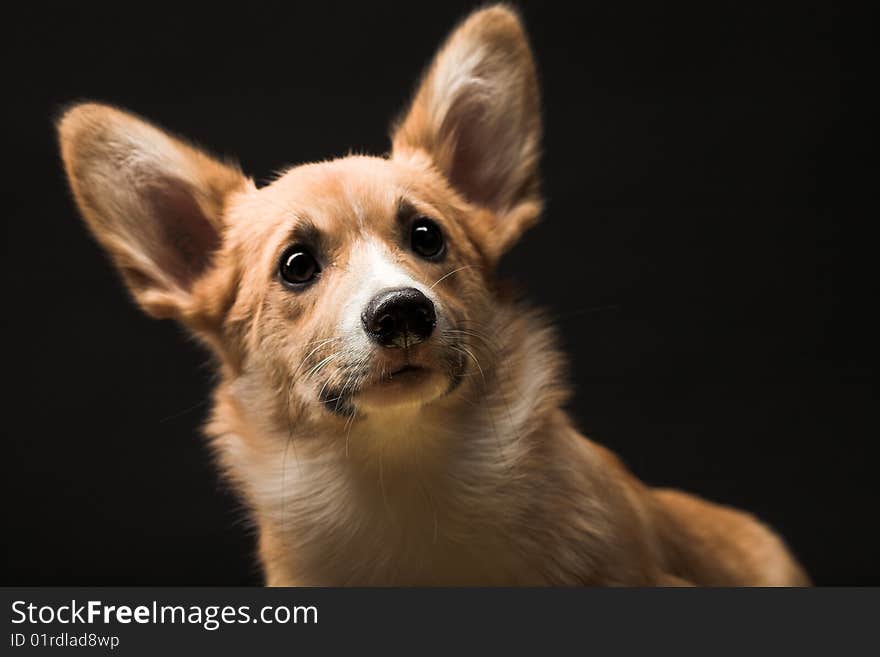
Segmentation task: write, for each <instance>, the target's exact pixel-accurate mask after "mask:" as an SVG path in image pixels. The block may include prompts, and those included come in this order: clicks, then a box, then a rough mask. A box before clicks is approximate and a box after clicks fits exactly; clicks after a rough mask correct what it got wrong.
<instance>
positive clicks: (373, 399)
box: [319, 352, 463, 417]
mask: <svg viewBox="0 0 880 657" xmlns="http://www.w3.org/2000/svg"><path fill="white" fill-rule="evenodd" d="M392 359H393V360H392ZM462 372H463V363H462V362H461V361H460V359H458V358H457V354H456V353H455V352H452V353H451V354H448V355H445V354H444V355H441V356H440V357H439V358H437V357H436V356H433V357H432V356H429V355H427V354H424V353H418V352H417V353H411V354H403V353H401V354H394V355H393V356H392V357H391V358H385V359H384V362H375V361H374V362H373V363H372V364H371V365H370V366H369V367H367V368H364V369H362V370H360V372H358V373H356V374H353V375H351V376H348V378H343V384H342V385H334V383H335V381H334V380H333V379H331V381H334V383H330V384H329V385H326V384H322V385H321V386H320V392H319V397H320V400H321V402H322V403H323V404H324V407H325V408H326V409H327V410H329V411H330V412H331V413H333V414H335V415H340V416H345V417H350V416H352V415H356V414H357V412H358V409H361V410H364V411H366V412H367V413H373V412H377V411H380V410H382V409H389V408H392V407H396V406H401V405H422V404H425V403H428V402H430V401H431V400H433V399H437V398H438V397H441V396H443V395H445V394H447V393H448V392H451V391H452V390H454V389H455V388H456V387H457V385H458V383H460V381H461V375H462ZM346 381H348V382H349V383H346Z"/></svg>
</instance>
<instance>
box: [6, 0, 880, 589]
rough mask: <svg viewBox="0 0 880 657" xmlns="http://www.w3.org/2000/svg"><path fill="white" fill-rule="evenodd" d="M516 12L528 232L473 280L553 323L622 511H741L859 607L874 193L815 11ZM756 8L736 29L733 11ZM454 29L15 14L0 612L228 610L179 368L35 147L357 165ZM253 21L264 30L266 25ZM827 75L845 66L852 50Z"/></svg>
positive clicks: (868, 491) (228, 508)
mask: <svg viewBox="0 0 880 657" xmlns="http://www.w3.org/2000/svg"><path fill="white" fill-rule="evenodd" d="M701 4H702V5H703V6H702V7H701V8H699V9H694V8H693V7H691V8H688V9H687V10H684V9H681V10H677V11H675V12H671V11H669V10H668V9H666V8H663V7H661V6H660V5H661V3H654V2H643V3H635V4H633V3H620V2H613V3H612V2H595V3H592V2H591V3H579V4H578V5H577V7H575V6H574V4H573V3H572V4H569V3H531V2H527V3H521V4H520V7H521V9H522V11H523V14H524V18H525V20H526V23H527V26H528V29H529V32H530V34H531V38H532V41H533V46H534V48H535V51H536V57H537V60H538V65H539V70H540V73H541V78H542V87H543V94H544V106H545V117H544V118H545V126H546V128H545V129H546V140H545V146H546V148H545V153H546V154H545V159H544V164H543V171H544V177H545V192H546V196H547V199H548V205H547V213H546V215H545V221H544V223H543V224H542V225H541V226H540V227H538V228H537V229H535V230H534V231H533V232H532V233H530V234H529V235H528V237H527V239H526V240H525V242H523V243H522V244H520V245H519V246H518V247H517V248H516V249H515V250H514V251H513V252H512V253H511V254H510V256H509V257H508V258H507V260H506V261H505V263H504V270H505V271H506V272H507V273H509V274H510V275H511V276H513V277H514V278H515V279H516V280H517V281H518V282H519V283H520V285H521V286H522V287H524V288H525V289H526V290H527V291H528V293H529V295H530V297H531V298H532V299H534V300H535V301H537V302H539V303H540V304H541V305H543V306H545V307H547V308H548V309H549V310H550V312H551V313H552V315H553V316H554V317H556V318H557V320H558V324H559V326H560V327H561V331H562V334H563V339H564V345H565V348H566V349H567V351H568V353H569V354H570V355H571V357H572V368H571V370H572V379H573V380H574V381H575V383H576V386H575V390H576V394H575V397H574V399H573V401H572V403H571V410H572V412H573V414H574V416H575V417H576V418H577V421H578V424H579V426H580V427H581V428H582V429H583V430H584V431H585V432H586V433H587V434H588V435H590V436H591V437H592V438H594V439H595V440H598V441H599V442H602V443H604V444H606V445H608V446H609V447H611V448H612V449H613V450H615V451H616V452H618V453H619V454H620V455H621V456H622V457H623V459H624V460H625V461H626V462H627V463H628V464H629V465H630V466H631V468H632V469H633V470H634V471H635V473H636V474H637V475H638V476H639V477H641V478H643V479H644V480H645V481H647V482H649V483H651V484H657V485H672V486H677V487H681V488H684V489H687V490H690V491H693V492H696V493H699V494H702V495H705V496H706V497H709V498H711V499H714V500H718V501H722V502H726V503H730V504H734V505H737V506H740V507H743V508H746V509H749V510H751V511H753V512H755V513H756V514H757V515H758V516H760V517H761V518H763V519H765V520H766V521H768V522H769V523H771V524H772V525H773V526H774V527H776V528H777V529H778V530H779V531H780V532H781V533H782V534H783V535H784V536H785V537H786V539H787V540H788V541H789V542H790V544H791V546H792V547H793V549H794V551H795V553H796V554H797V555H798V556H799V557H800V558H801V559H802V560H803V562H804V564H805V565H806V567H807V569H808V570H809V572H810V573H811V575H812V576H813V577H814V579H815V580H816V582H817V583H820V584H871V583H873V584H880V562H878V560H877V559H876V555H877V554H878V552H880V540H878V532H877V529H876V517H877V502H878V486H877V484H876V481H875V477H876V468H875V457H876V455H877V448H876V445H875V442H876V440H877V438H878V431H877V428H878V427H877V421H876V418H875V416H874V409H875V406H876V404H875V396H874V384H875V372H874V369H873V368H872V366H871V365H869V364H868V362H867V359H866V353H867V351H868V347H870V346H872V345H871V343H872V342H873V340H874V338H875V337H876V333H875V329H874V327H873V325H872V323H871V322H870V321H869V319H868V318H869V315H870V313H871V310H872V306H873V305H874V303H875V302H876V289H875V287H874V285H873V282H872V278H871V276H872V275H873V269H874V267H873V266H872V264H871V259H870V257H869V256H870V255H871V251H873V247H872V246H871V244H872V242H869V241H868V240H867V239H866V237H865V236H864V235H863V234H862V232H863V231H864V229H865V227H866V226H868V225H870V224H871V223H873V222H874V221H876V219H877V206H876V198H875V197H876V194H875V192H874V191H873V189H872V186H873V185H876V171H874V170H872V167H873V160H872V156H871V154H870V149H871V146H870V143H869V141H868V134H867V133H866V132H865V130H864V129H863V128H862V127H861V126H860V124H859V123H858V122H857V120H856V117H855V113H856V112H855V110H856V107H855V106H856V102H855V101H854V100H853V99H852V98H850V97H849V96H848V88H849V86H850V83H856V84H860V83H861V84H870V85H873V84H875V82H876V79H875V77H874V76H872V77H870V78H860V77H859V76H858V74H857V73H856V72H855V70H854V69H853V68H852V67H851V66H850V65H849V64H848V63H846V62H845V61H844V58H843V57H842V55H841V52H842V48H843V46H844V45H845V44H844V41H847V42H848V43H847V44H846V45H850V46H851V45H855V46H856V47H857V48H863V49H865V50H867V49H868V48H869V47H870V46H868V45H866V43H867V42H866V41H864V40H862V41H859V40H858V39H855V40H850V39H845V38H844V36H843V34H842V30H841V29H840V23H841V20H842V17H841V16H840V15H838V12H837V11H836V10H835V9H834V7H833V6H831V5H825V6H821V7H812V6H807V5H805V4H798V5H795V6H794V7H795V8H794V9H792V8H789V9H787V10H782V9H778V10H776V9H770V8H768V7H767V6H766V5H765V3H761V4H760V5H758V6H756V7H753V8H748V7H745V6H743V5H742V4H740V3H737V4H729V5H727V4H723V3H701ZM756 5H757V3H756ZM471 6H472V5H470V4H469V3H453V2H442V3H441V2H436V3H433V4H426V3H400V4H389V3H384V2H369V3H354V2H352V3H350V4H337V3H329V2H321V3H310V4H308V5H302V6H299V7H298V6H297V3H286V4H285V5H281V6H275V7H271V6H261V5H258V4H253V3H251V4H249V5H247V6H244V7H240V6H236V7H231V6H230V7H229V8H228V9H221V8H220V7H221V5H220V4H215V5H214V8H213V9H204V10H202V11H198V12H195V11H194V12H192V13H186V12H185V11H184V10H182V9H181V8H178V9H177V10H176V11H174V12H171V13H169V12H168V11H167V10H159V9H151V8H150V7H151V6H149V5H136V7H137V9H121V8H117V9H116V10H112V11H102V12H97V11H94V12H87V11H85V10H83V9H81V8H80V9H78V10H76V11H72V10H69V9H60V8H52V9H51V10H49V9H46V10H44V11H37V12H30V13H29V14H28V15H26V16H19V17H14V18H13V19H12V20H11V21H10V23H9V26H8V29H9V31H10V32H11V34H10V35H8V37H7V43H6V44H5V48H7V49H8V50H7V54H6V56H5V57H4V60H5V62H6V63H5V67H4V68H5V69H6V70H7V73H8V74H10V75H11V78H12V83H11V84H12V87H11V88H12V89H13V90H14V93H11V94H10V97H9V98H7V99H6V101H5V103H6V105H7V109H9V108H11V109H12V110H13V112H14V113H15V114H16V116H15V117H14V118H13V120H12V121H10V122H8V124H7V125H8V126H9V127H10V128H11V129H10V130H8V133H9V134H8V135H7V141H8V143H9V144H10V146H11V152H7V153H6V154H5V156H4V158H3V161H4V167H5V168H6V174H7V175H6V177H5V179H6V180H7V181H11V182H10V184H11V185H12V190H8V191H11V192H12V194H11V197H12V205H11V208H10V206H9V202H8V200H7V204H6V209H7V213H6V239H7V246H6V287H5V294H4V307H5V313H6V314H5V319H4V323H5V326H6V329H7V332H8V337H7V340H6V342H5V344H6V349H7V355H6V359H5V363H4V370H5V375H6V381H7V384H8V388H7V392H6V394H5V395H4V399H5V404H4V406H5V411H4V415H5V422H4V425H5V427H6V431H7V436H6V438H5V450H4V458H3V461H4V470H5V473H6V477H5V486H6V494H5V504H4V506H5V514H6V520H5V522H4V531H3V535H4V540H3V542H4V543H5V544H6V548H7V551H8V553H7V560H6V564H5V570H4V572H3V574H2V583H3V584H56V585H57V584H247V583H259V582H260V573H259V570H258V568H257V566H256V562H255V559H254V545H253V533H252V529H251V528H250V526H249V524H248V521H247V519H246V515H245V513H244V512H243V509H242V508H241V507H240V506H239V505H238V503H237V502H236V500H235V497H234V496H233V495H232V494H231V492H230V491H229V490H228V489H227V488H226V486H225V485H224V484H223V482H222V481H221V480H220V478H219V477H218V475H217V474H216V472H215V470H214V468H213V466H212V464H211V460H210V455H209V453H208V450H207V449H206V448H205V446H204V443H203V441H202V439H201V438H200V435H199V426H200V423H201V422H202V420H203V419H204V417H205V414H206V412H207V409H206V406H205V400H206V399H207V394H208V391H209V390H210V386H211V371H210V367H209V366H208V359H207V357H206V355H205V354H204V353H202V352H200V351H199V350H198V349H197V348H196V347H195V346H194V345H193V344H192V342H191V341H190V340H189V339H188V338H187V337H186V336H185V335H184V333H183V331H182V330H181V329H178V328H177V327H176V326H175V325H173V324H171V323H168V322H154V321H151V320H149V319H147V318H145V317H143V316H142V315H140V314H139V312H138V311H137V310H136V309H135V308H134V306H133V304H131V303H130V302H129V301H128V300H127V298H126V295H125V293H124V291H123V289H122V286H121V284H120V283H119V281H118V279H117V277H116V276H115V274H114V272H113V270H112V269H111V267H110V265H109V264H108V262H107V260H106V259H105V257H104V256H103V254H102V253H101V252H100V251H99V249H98V248H97V246H96V245H95V244H94V243H93V242H92V240H91V239H90V238H89V237H88V235H87V234H86V232H85V230H84V229H83V227H82V225H81V224H80V221H79V219H78V218H77V214H76V211H75V209H74V207H73V204H72V203H71V201H70V198H69V194H68V192H67V188H66V185H65V182H64V180H63V177H62V173H61V169H60V166H59V162H58V156H57V150H56V146H55V143H54V133H53V129H52V119H53V117H54V116H55V115H56V114H57V112H58V111H59V109H60V108H61V107H62V106H63V105H64V104H65V103H68V102H70V101H73V100H77V99H94V100H102V101H106V102H111V103H114V104H117V105H120V106H123V107H127V108H129V109H131V110H133V111H135V112H138V113H140V114H142V115H144V116H146V117H149V118H151V119H153V120H155V121H156V122H158V123H159V124H161V125H164V126H166V127H168V128H170V129H172V130H174V131H176V132H179V133H182V134H184V135H187V136H189V137H191V138H193V139H194V140H196V141H197V142H199V143H202V144H204V145H206V146H209V147H210V148H211V149H212V150H214V151H215V152H220V153H226V154H230V155H236V156H238V157H239V158H240V160H241V162H242V165H243V167H244V169H245V171H246V172H248V173H249V174H251V175H254V176H255V177H256V178H257V179H258V180H266V179H267V178H269V177H271V175H272V174H273V172H274V171H276V170H278V169H280V168H283V167H284V166H286V165H288V164H294V163H298V162H305V161H309V160H315V159H322V158H326V157H329V156H334V155H343V154H345V153H346V152H348V151H349V150H350V149H353V150H357V151H366V152H374V153H381V152H384V151H385V150H386V148H387V145H388V142H387V137H386V128H387V125H388V123H389V120H390V119H391V118H392V117H393V116H395V115H396V113H397V112H398V111H399V110H400V109H401V108H402V107H403V105H404V103H405V101H406V99H407V97H408V96H409V94H410V92H411V90H412V88H413V84H414V83H415V80H416V79H417V76H418V74H419V73H420V71H421V69H422V68H423V66H424V65H425V64H426V63H427V62H428V61H429V59H430V57H431V55H432V54H433V52H434V50H435V48H436V47H437V46H438V45H439V43H440V41H441V40H442V39H443V38H444V36H445V35H446V34H447V32H448V31H449V30H450V29H451V28H452V26H453V25H454V23H455V22H456V21H457V20H458V19H459V18H461V17H462V16H463V15H465V14H466V13H467V11H468V9H469V7H471ZM281 7H283V11H282V8H281ZM857 54H858V53H857Z"/></svg>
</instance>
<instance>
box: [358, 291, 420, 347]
mask: <svg viewBox="0 0 880 657" xmlns="http://www.w3.org/2000/svg"><path fill="white" fill-rule="evenodd" d="M361 320H362V321H363V323H364V330H365V331H366V332H367V335H369V336H370V338H372V339H373V340H374V341H375V342H377V343H379V344H380V345H382V346H383V347H387V348H389V349H401V348H406V347H410V346H412V345H414V344H418V343H419V342H423V341H425V340H427V339H428V337H429V336H430V335H431V332H432V331H433V330H434V325H435V324H437V315H436V314H435V313H434V304H433V303H431V300H430V299H429V298H428V297H426V296H425V295H424V294H422V293H421V292H419V291H418V290H416V289H415V288H412V287H404V288H394V289H391V290H383V291H382V292H380V293H379V294H377V295H376V296H374V297H373V298H372V300H371V301H370V303H368V304H367V307H366V309H364V312H363V314H362V315H361Z"/></svg>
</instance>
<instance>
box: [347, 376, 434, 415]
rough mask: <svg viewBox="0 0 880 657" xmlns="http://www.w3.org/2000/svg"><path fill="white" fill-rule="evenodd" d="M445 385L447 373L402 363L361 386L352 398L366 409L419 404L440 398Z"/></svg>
mask: <svg viewBox="0 0 880 657" xmlns="http://www.w3.org/2000/svg"><path fill="white" fill-rule="evenodd" d="M449 385H450V384H449V377H448V375H446V374H445V373H443V372H441V371H439V370H436V369H434V368H431V367H426V366H422V365H404V366H402V367H399V368H397V369H396V370H393V371H391V372H389V373H387V374H385V375H383V376H382V377H380V378H378V379H376V380H374V381H372V382H370V383H369V384H367V385H365V386H363V387H362V388H361V389H360V390H358V392H357V393H356V394H355V395H354V396H353V398H352V401H353V402H354V404H355V405H356V406H357V407H358V408H360V409H363V410H365V411H368V412H376V411H381V410H389V409H396V408H398V407H402V406H421V405H424V404H428V403H430V402H432V401H433V400H435V399H437V398H438V397H441V396H442V395H443V394H444V393H445V392H446V391H447V390H448V389H449Z"/></svg>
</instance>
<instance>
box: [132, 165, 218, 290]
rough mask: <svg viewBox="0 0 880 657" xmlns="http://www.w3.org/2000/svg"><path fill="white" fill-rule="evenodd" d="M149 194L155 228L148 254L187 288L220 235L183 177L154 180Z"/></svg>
mask: <svg viewBox="0 0 880 657" xmlns="http://www.w3.org/2000/svg"><path fill="white" fill-rule="evenodd" d="M149 198H150V204H151V205H152V212H153V217H154V219H155V222H156V226H157V228H158V231H157V236H156V237H157V243H155V244H153V245H152V248H153V253H152V254H151V256H152V257H153V259H154V261H155V263H156V264H157V265H158V266H159V267H160V268H161V269H162V270H163V271H164V272H166V273H168V274H170V275H171V276H172V277H173V278H174V280H175V281H176V282H177V284H178V285H180V287H181V288H183V289H184V290H189V289H190V288H191V287H192V284H193V282H194V281H195V280H196V279H197V278H199V276H201V275H202V274H203V273H204V272H205V270H206V269H207V268H208V265H209V264H210V263H211V257H212V255H213V253H214V252H215V251H216V250H217V248H218V247H219V246H220V235H219V234H218V232H217V230H216V229H215V228H214V226H213V225H212V224H211V222H210V221H208V219H207V217H206V216H205V213H204V212H203V211H202V208H201V207H200V206H199V203H198V201H196V199H195V196H194V195H193V191H192V190H191V189H190V188H189V186H188V185H187V184H186V183H184V182H183V181H181V180H177V179H173V178H163V179H161V180H157V181H154V182H153V183H152V185H151V189H150V193H149Z"/></svg>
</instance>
